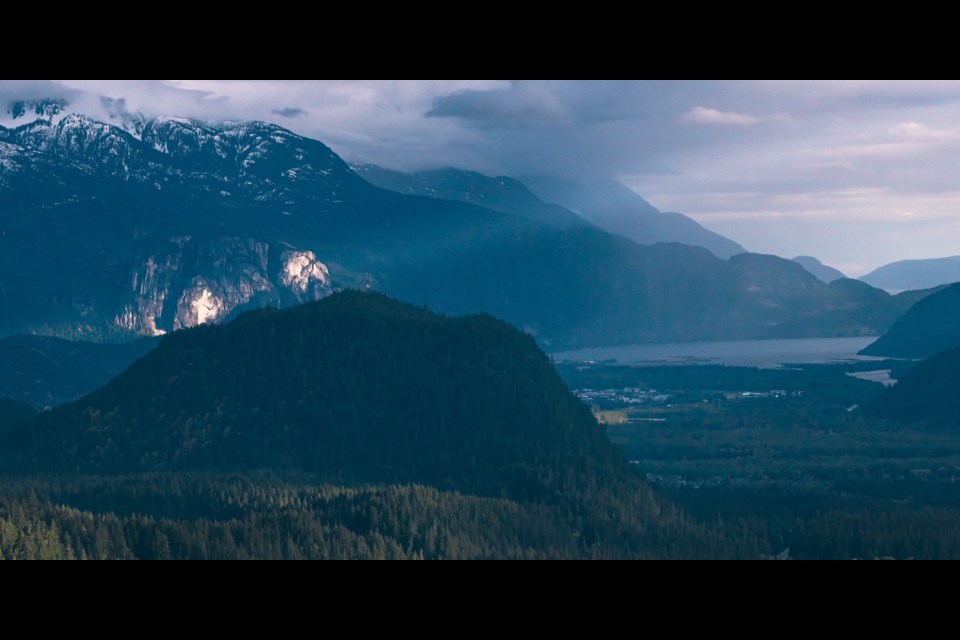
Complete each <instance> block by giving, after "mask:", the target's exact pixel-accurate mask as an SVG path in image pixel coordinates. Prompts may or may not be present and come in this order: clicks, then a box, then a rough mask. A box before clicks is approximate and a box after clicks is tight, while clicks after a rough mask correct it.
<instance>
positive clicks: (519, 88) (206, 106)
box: [0, 81, 960, 275]
mask: <svg viewBox="0 0 960 640" xmlns="http://www.w3.org/2000/svg"><path fill="white" fill-rule="evenodd" d="M42 96H55V97H66V98H69V99H70V100H71V101H72V102H73V104H74V105H76V106H77V108H78V109H82V110H84V111H87V112H89V113H91V114H92V115H98V110H100V109H102V108H103V107H102V103H101V101H100V96H108V97H111V98H115V99H124V100H125V101H126V104H127V107H128V108H130V109H132V110H139V111H142V112H144V113H147V114H156V113H161V112H162V113H165V114H169V115H183V116H191V117H197V118H204V119H263V120H270V121H273V122H277V123H279V124H281V125H282V126H285V127H288V128H290V129H292V130H294V131H296V132H298V133H301V134H304V135H309V136H311V137H316V138H319V139H321V140H323V141H324V142H326V143H327V144H329V145H330V146H331V147H333V148H334V150H336V151H337V152H338V153H340V154H341V155H343V156H344V157H345V158H346V159H347V160H350V161H362V162H374V163H378V164H382V165H385V166H388V167H393V168H399V169H419V168H428V167H437V166H445V165H452V166H460V167H465V168H470V169H476V170H479V171H483V172H485V173H492V174H530V173H554V174H563V175H568V176H583V177H614V178H618V179H620V180H622V181H624V182H625V183H626V184H628V185H629V186H631V187H633V188H634V189H636V190H637V191H638V192H639V193H640V194H641V195H643V196H644V197H646V198H647V199H648V200H650V202H651V203H652V204H654V205H655V206H657V207H659V208H660V209H663V210H668V211H669V210H672V211H681V212H683V213H686V214H688V215H690V216H692V217H694V218H695V219H697V220H698V221H700V222H701V223H703V224H704V225H706V226H707V227H709V228H711V229H714V230H716V231H718V232H720V233H723V234H725V235H727V236H730V237H731V238H733V239H734V240H737V241H738V242H740V243H741V244H743V245H744V246H746V247H747V248H749V249H750V250H752V251H758V252H765V253H776V254H779V255H783V256H786V257H792V256H793V255H797V254H811V255H815V256H817V257H819V258H821V259H822V260H824V261H825V262H827V263H829V264H833V265H834V266H837V267H839V268H841V269H843V270H845V271H847V272H848V273H850V274H852V275H861V274H863V273H864V272H866V271H868V270H869V269H871V268H873V267H875V266H878V265H880V264H884V263H886V262H890V261H893V260H899V259H905V258H920V257H939V256H946V255H955V254H960V184H958V181H960V178H958V175H960V171H958V169H960V166H958V165H960V119H958V117H957V116H958V114H960V83H957V82H922V81H916V82H914V81H910V82H880V81H863V82H815V81H811V82H806V81H804V82H795V81H764V82H661V81H658V82H592V81H580V82H507V81H482V82H474V81H436V82H423V81H417V82H401V81H388V82H347V81H331V82H285V81H284V82H281V81H276V82H274V81H269V82H253V81H163V82H161V81H134V82H120V81H91V82H75V81H69V82H68V81H58V82H51V81H37V82H24V81H0V100H2V101H3V102H5V103H8V102H9V101H10V100H14V99H23V98H37V97H42Z"/></svg>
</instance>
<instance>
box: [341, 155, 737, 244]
mask: <svg viewBox="0 0 960 640" xmlns="http://www.w3.org/2000/svg"><path fill="white" fill-rule="evenodd" d="M353 169H354V171H356V172H357V173H358V174H359V175H360V176H361V177H363V178H364V179H365V180H368V181H369V182H371V183H372V184H375V185H376V186H378V187H383V188H384V189H390V190H391V191H396V192H398V193H405V194H409V195H418V196H426V197H429V198H443V199H447V200H459V201H461V202H470V203H472V204H477V205H480V206H484V207H488V208H490V209H494V210H497V211H504V212H507V213H513V214H516V215H520V216H524V217H527V218H530V219H532V220H537V221H538V222H543V223H546V224H549V225H552V226H556V227H559V228H573V227H580V226H585V225H588V224H592V225H594V226H596V227H599V228H601V229H604V230H605V231H609V232H611V233H616V234H619V235H622V236H624V237H627V238H630V239H631V240H633V241H635V242H636V243H638V244H643V245H650V244H657V243H661V242H677V243H680V244H686V245H690V246H697V247H703V248H705V249H707V250H708V251H710V252H711V253H713V254H714V255H716V256H717V257H719V258H724V259H725V258H729V257H731V256H734V255H736V254H739V253H746V249H744V248H743V247H741V246H740V245H739V244H737V243H736V242H733V241H732V240H729V239H727V238H724V237H723V236H721V235H719V234H716V233H714V232H712V231H708V230H707V229H704V228H703V227H702V226H700V224H698V223H697V222H695V221H694V220H692V219H691V218H688V217H687V216H684V215H682V214H679V213H662V212H660V211H658V210H657V209H656V208H654V207H653V206H652V205H651V204H650V203H648V202H647V201H646V200H644V199H643V198H642V197H640V196H639V195H637V194H636V192H634V191H632V190H631V189H629V188H627V187H626V186H625V185H623V184H621V183H619V182H616V181H614V180H606V181H599V180H598V181H592V182H591V181H575V180H568V179H567V180H565V179H560V178H544V177H530V178H524V181H525V182H529V183H530V184H531V185H533V188H534V189H536V190H537V192H538V193H539V194H543V195H541V196H540V197H538V195H534V193H533V192H532V191H531V190H530V188H528V187H527V185H526V184H525V182H521V181H520V180H517V179H516V178H511V177H509V176H497V177H490V176H485V175H483V174H480V173H477V172H475V171H465V170H461V169H454V168H446V169H438V170H433V171H418V172H416V173H403V172H400V171H393V170H390V169H384V168H383V167H378V166H376V165H355V166H353ZM571 209H574V210H576V212H577V213H574V211H572V210H571Z"/></svg>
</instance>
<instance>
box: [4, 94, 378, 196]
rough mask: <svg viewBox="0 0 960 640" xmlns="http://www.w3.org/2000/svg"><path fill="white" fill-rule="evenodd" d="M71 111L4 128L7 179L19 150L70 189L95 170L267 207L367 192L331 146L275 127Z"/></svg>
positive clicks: (123, 111)
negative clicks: (75, 174)
mask: <svg viewBox="0 0 960 640" xmlns="http://www.w3.org/2000/svg"><path fill="white" fill-rule="evenodd" d="M66 106H67V105H66V103H64V102H62V101H60V102H56V101H42V103H37V104H36V105H34V106H31V107H30V109H32V110H33V111H32V112H31V113H34V115H35V116H36V117H34V118H32V119H30V118H27V117H25V116H24V114H25V113H26V111H27V107H25V106H23V105H20V106H17V107H16V109H14V108H13V107H12V106H11V108H10V109H11V110H10V112H9V114H8V116H12V114H13V113H14V112H15V113H16V114H18V115H19V116H20V119H18V120H17V121H16V126H13V127H0V142H3V143H6V144H8V145H11V147H10V148H6V149H5V151H4V157H5V162H4V170H5V171H9V170H10V169H11V167H13V166H14V164H15V163H16V159H15V157H14V156H16V153H14V151H12V150H11V149H15V148H16V147H19V148H20V149H21V150H31V151H33V152H37V153H42V154H43V155H44V157H45V161H46V162H47V164H48V165H49V171H46V172H45V173H46V174H48V175H51V174H52V175H56V176H59V178H58V182H61V183H63V182H65V181H67V179H66V178H64V177H63V176H64V173H65V172H70V171H72V170H73V168H75V167H78V166H79V167H85V168H86V170H87V172H88V173H93V172H95V173H96V174H97V175H98V176H100V177H103V178H108V179H120V180H123V181H129V182H137V183H141V184H149V185H153V187H154V188H155V189H157V190H162V189H168V188H176V189H186V190H188V191H193V192H197V191H202V192H205V193H212V194H218V193H219V194H221V196H222V197H223V198H231V197H237V196H240V195H241V194H243V195H244V196H248V197H252V198H253V199H254V200H255V201H258V202H274V203H287V202H294V201H296V200H297V199H296V198H294V197H293V196H294V195H295V194H297V195H302V196H305V197H306V198H307V199H308V200H309V201H312V202H325V201H326V202H333V201H337V200H342V199H343V198H344V197H345V196H346V195H348V193H349V192H352V191H355V190H356V189H363V188H364V187H365V186H366V183H364V182H363V180H361V179H360V178H359V177H357V176H356V175H355V174H354V173H353V172H352V171H351V170H350V168H349V167H348V166H347V164H346V163H345V162H344V161H343V160H342V159H341V158H340V157H339V156H338V155H337V154H336V153H334V152H333V151H332V150H331V149H330V148H329V147H327V146H326V145H324V144H323V143H321V142H318V141H316V140H310V139H308V138H304V137H302V136H299V135H297V134H295V133H293V132H291V131H289V130H287V129H284V128H283V127H280V126H277V125H274V124H270V123H266V122H219V123H208V122H203V121H199V120H193V119H190V118H180V117H170V116H161V117H157V118H150V119H148V118H145V117H144V116H143V115H142V114H139V113H134V112H131V111H129V110H128V109H127V108H126V105H125V104H124V102H123V101H122V100H110V99H104V100H103V105H102V106H103V109H104V111H105V113H106V114H107V117H106V120H109V122H105V121H101V120H97V119H95V118H92V117H90V116H87V115H84V114H79V113H71V112H68V111H65V108H66Z"/></svg>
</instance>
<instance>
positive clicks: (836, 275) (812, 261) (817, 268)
mask: <svg viewBox="0 0 960 640" xmlns="http://www.w3.org/2000/svg"><path fill="white" fill-rule="evenodd" d="M793 261H794V262H796V263H798V264H799V265H800V266H802V267H803V268H804V269H806V270H807V271H809V272H810V273H812V274H813V275H815V276H817V279H818V280H820V282H825V283H827V284H830V283H831V282H833V281H834V280H840V279H841V278H846V277H847V276H845V275H843V272H841V271H840V270H839V269H834V268H833V267H828V266H827V265H825V264H823V263H822V262H820V261H819V260H817V259H816V258H814V257H812V256H797V257H796V258H794V259H793Z"/></svg>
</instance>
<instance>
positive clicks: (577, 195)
mask: <svg viewBox="0 0 960 640" xmlns="http://www.w3.org/2000/svg"><path fill="white" fill-rule="evenodd" d="M523 181H524V184H526V185H527V186H528V187H529V188H530V190H531V191H533V192H534V193H535V194H537V195H538V196H539V197H540V198H542V199H543V200H545V201H546V202H554V203H556V204H559V205H562V206H564V207H567V208H568V209H571V210H572V211H575V212H576V213H577V214H578V215H580V216H581V217H582V218H584V219H585V220H588V221H589V222H591V223H593V224H595V225H597V226H598V227H600V228H601V229H605V230H607V231H610V232H611V233H616V234H619V235H622V236H625V237H627V238H630V239H631V240H633V241H635V242H637V243H639V244H656V243H658V242H679V243H682V244H689V245H692V246H698V247H704V248H705V249H707V250H709V251H710V252H711V253H713V254H714V255H716V256H718V257H720V258H729V257H731V256H734V255H737V254H739V253H746V251H747V250H746V249H744V248H743V247H741V246H740V245H739V244H737V243H736V242H734V241H733V240H730V239H728V238H724V237H723V236H721V235H720V234H718V233H714V232H713V231H710V230H709V229H705V228H704V227H703V226H701V225H700V224H699V223H697V222H696V221H694V220H693V219H691V218H689V217H687V216H685V215H683V214H680V213H669V212H661V211H659V210H658V209H657V208H655V207H654V206H653V205H651V204H650V203H649V202H647V201H646V200H644V199H643V198H642V197H640V196H639V195H638V194H637V193H636V192H635V191H633V190H632V189H630V188H628V187H627V186H626V185H624V184H621V183H619V182H617V181H615V180H593V181H576V180H568V179H563V178H553V177H545V176H530V177H524V178H523Z"/></svg>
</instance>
